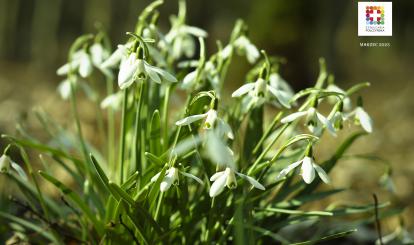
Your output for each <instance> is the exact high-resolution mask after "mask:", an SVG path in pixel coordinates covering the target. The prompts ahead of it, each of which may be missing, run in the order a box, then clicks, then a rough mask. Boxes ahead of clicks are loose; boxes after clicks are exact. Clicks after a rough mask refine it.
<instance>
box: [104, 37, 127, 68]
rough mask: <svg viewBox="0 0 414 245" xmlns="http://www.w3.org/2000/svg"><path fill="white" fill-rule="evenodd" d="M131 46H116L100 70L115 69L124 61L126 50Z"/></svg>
mask: <svg viewBox="0 0 414 245" xmlns="http://www.w3.org/2000/svg"><path fill="white" fill-rule="evenodd" d="M132 46H133V43H132V42H130V43H127V44H125V45H122V44H120V45H118V47H117V49H116V50H115V51H114V52H113V53H112V54H111V55H110V56H109V57H108V58H107V59H106V60H105V61H104V62H103V63H102V64H101V67H102V68H116V67H117V66H118V65H119V64H120V63H121V61H122V60H124V59H126V57H127V53H128V49H130V48H131V47H132Z"/></svg>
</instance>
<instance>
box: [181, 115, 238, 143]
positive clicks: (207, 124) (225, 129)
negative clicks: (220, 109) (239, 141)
mask: <svg viewBox="0 0 414 245" xmlns="http://www.w3.org/2000/svg"><path fill="white" fill-rule="evenodd" d="M202 119H204V123H203V129H205V130H210V129H213V128H214V127H215V126H216V125H217V128H218V130H219V131H220V132H221V133H223V134H224V135H226V136H227V137H228V138H229V139H233V138H234V135H233V131H232V130H231V128H230V126H229V125H228V124H227V123H226V122H225V121H224V120H223V119H221V118H219V117H218V116H217V111H216V110H215V109H210V110H208V111H207V112H206V113H204V114H197V115H192V116H189V117H186V118H183V119H181V120H179V121H177V122H176V123H175V125H177V126H186V125H190V124H192V123H193V122H196V121H199V120H202Z"/></svg>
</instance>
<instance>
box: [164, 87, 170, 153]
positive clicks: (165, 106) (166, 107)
mask: <svg viewBox="0 0 414 245" xmlns="http://www.w3.org/2000/svg"><path fill="white" fill-rule="evenodd" d="M170 93H171V85H168V86H167V88H166V90H165V96H164V105H163V112H162V122H163V123H164V129H163V140H162V144H163V146H164V150H167V149H168V105H169V100H170Z"/></svg>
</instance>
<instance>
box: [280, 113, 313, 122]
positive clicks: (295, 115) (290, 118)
mask: <svg viewBox="0 0 414 245" xmlns="http://www.w3.org/2000/svg"><path fill="white" fill-rule="evenodd" d="M307 114H308V112H307V111H298V112H295V113H292V114H290V115H289V116H286V117H284V118H282V120H280V122H281V123H288V122H292V121H295V120H296V119H298V118H300V117H304V116H306V115H307Z"/></svg>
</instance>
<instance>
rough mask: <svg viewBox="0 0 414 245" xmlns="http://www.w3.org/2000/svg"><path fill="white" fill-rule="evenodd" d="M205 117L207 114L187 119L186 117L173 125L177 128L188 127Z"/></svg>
mask: <svg viewBox="0 0 414 245" xmlns="http://www.w3.org/2000/svg"><path fill="white" fill-rule="evenodd" d="M205 117H207V113H204V114H197V115H192V116H189V117H186V118H183V119H181V120H179V121H177V122H176V123H175V125H177V126H184V125H189V124H191V123H193V122H195V121H198V120H201V119H203V118H205Z"/></svg>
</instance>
